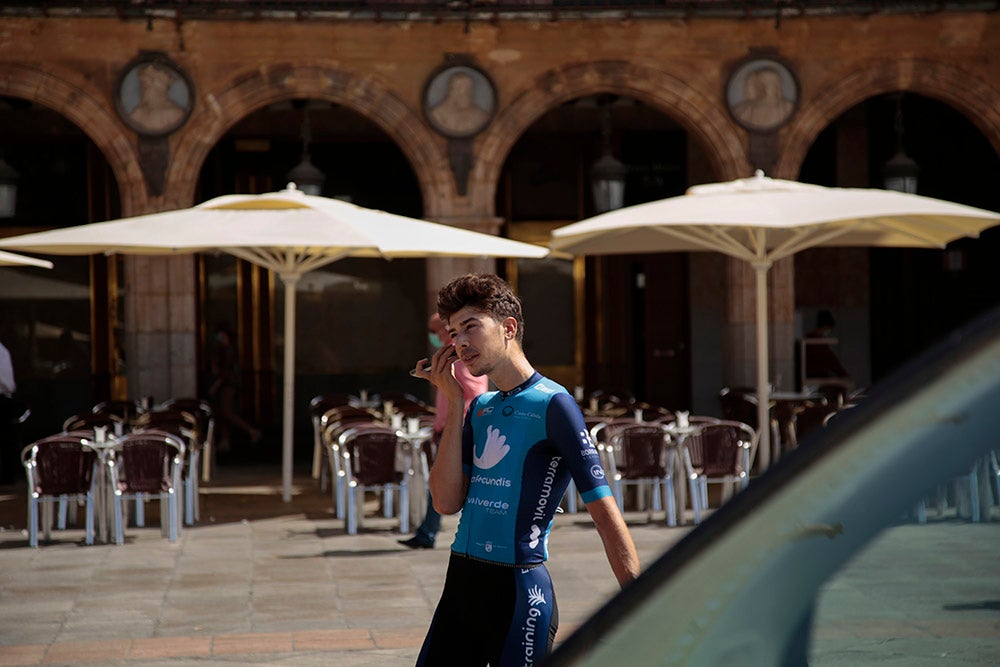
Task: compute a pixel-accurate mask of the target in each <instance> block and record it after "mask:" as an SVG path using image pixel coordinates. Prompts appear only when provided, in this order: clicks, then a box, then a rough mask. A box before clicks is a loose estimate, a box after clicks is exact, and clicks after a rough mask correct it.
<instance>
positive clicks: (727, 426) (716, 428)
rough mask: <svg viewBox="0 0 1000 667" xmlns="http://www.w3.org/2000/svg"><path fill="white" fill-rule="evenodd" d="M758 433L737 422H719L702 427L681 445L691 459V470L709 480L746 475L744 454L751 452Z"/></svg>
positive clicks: (747, 472) (746, 458) (747, 471)
mask: <svg viewBox="0 0 1000 667" xmlns="http://www.w3.org/2000/svg"><path fill="white" fill-rule="evenodd" d="M756 439H757V433H756V431H754V429H752V428H751V427H750V426H749V425H747V424H745V423H743V422H738V421H718V422H715V423H708V424H704V425H702V428H701V429H700V430H699V432H698V433H697V434H695V435H692V436H689V437H688V438H687V439H686V440H685V441H684V445H685V447H686V448H687V451H688V456H689V457H690V460H691V467H692V468H693V469H694V470H695V471H696V472H700V473H701V474H703V475H704V476H705V477H708V478H716V477H726V476H730V475H739V474H741V473H743V474H749V472H750V471H749V470H743V469H742V468H743V466H744V465H747V463H746V461H747V460H748V457H746V456H744V454H745V453H746V452H752V451H753V449H754V446H755V444H756Z"/></svg>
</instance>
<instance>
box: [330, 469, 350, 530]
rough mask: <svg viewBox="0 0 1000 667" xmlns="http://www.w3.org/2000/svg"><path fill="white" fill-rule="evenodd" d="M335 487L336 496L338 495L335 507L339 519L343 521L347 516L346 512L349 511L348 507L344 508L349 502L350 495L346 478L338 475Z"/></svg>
mask: <svg viewBox="0 0 1000 667" xmlns="http://www.w3.org/2000/svg"><path fill="white" fill-rule="evenodd" d="M333 486H334V489H333V490H334V494H335V495H336V502H334V506H335V507H336V509H337V518H338V519H343V518H344V516H345V511H346V509H347V508H346V507H344V505H345V504H346V502H347V495H348V491H347V484H346V483H345V482H344V478H343V477H341V476H340V474H338V475H337V477H336V479H335V480H334V484H333Z"/></svg>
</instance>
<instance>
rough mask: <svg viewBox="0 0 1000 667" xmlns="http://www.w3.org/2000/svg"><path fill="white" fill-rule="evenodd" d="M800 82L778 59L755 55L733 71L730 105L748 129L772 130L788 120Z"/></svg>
mask: <svg viewBox="0 0 1000 667" xmlns="http://www.w3.org/2000/svg"><path fill="white" fill-rule="evenodd" d="M798 96H799V89H798V82H797V81H796V79H795V76H794V75H793V74H792V72H791V70H790V69H789V68H788V67H787V66H786V65H785V64H784V63H782V62H781V61H779V60H777V59H774V58H753V59H750V60H747V61H744V62H743V63H741V64H740V65H739V66H737V67H736V69H735V70H733V74H732V76H731V77H730V78H729V83H728V84H727V86H726V106H727V107H728V108H729V112H730V113H731V114H732V115H733V118H734V119H735V120H736V122H737V123H739V124H740V125H741V126H742V127H744V128H745V129H747V130H751V131H757V132H771V131H774V130H777V129H778V128H780V127H781V126H782V125H784V124H785V123H787V122H788V120H789V119H790V118H791V117H792V114H793V113H795V108H796V105H797V103H798Z"/></svg>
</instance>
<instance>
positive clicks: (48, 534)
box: [40, 500, 53, 542]
mask: <svg viewBox="0 0 1000 667" xmlns="http://www.w3.org/2000/svg"><path fill="white" fill-rule="evenodd" d="M40 502H41V503H42V534H43V535H44V536H45V541H46V542H48V541H49V540H51V539H52V509H53V507H52V501H50V500H40Z"/></svg>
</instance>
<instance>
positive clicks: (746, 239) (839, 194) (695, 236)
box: [551, 171, 1000, 468]
mask: <svg viewBox="0 0 1000 667" xmlns="http://www.w3.org/2000/svg"><path fill="white" fill-rule="evenodd" d="M998 223H1000V214H997V213H995V212H993V211H986V210H983V209H978V208H973V207H971V206H964V205H961V204H955V203H952V202H947V201H942V200H940V199H932V198H929V197H921V196H918V195H911V194H904V193H900V192H895V191H891V190H876V189H858V188H827V187H823V186H819V185H809V184H806V183H797V182H795V181H783V180H778V179H772V178H768V177H766V176H764V174H763V172H761V171H758V172H757V174H756V175H755V176H754V177H752V178H744V179H739V180H736V181H729V182H726V183H710V184H705V185H696V186H693V187H691V188H689V189H688V191H687V193H686V194H684V195H681V196H678V197H670V198H668V199H662V200H659V201H654V202H649V203H647V204H639V205H637V206H630V207H628V208H623V209H618V210H615V211H611V212H609V213H604V214H602V215H598V216H595V217H593V218H590V219H588V220H583V221H581V222H577V223H574V224H571V225H566V226H565V227H561V228H559V229H556V230H555V231H553V232H552V241H551V247H552V249H553V250H555V251H560V252H566V253H570V254H574V255H611V254H622V253H648V252H669V251H706V250H709V251H715V252H721V253H725V254H727V255H730V256H732V257H737V258H739V259H742V260H744V261H747V262H749V263H750V264H751V265H752V266H753V267H754V269H755V271H756V279H757V284H756V293H757V313H756V320H757V394H758V396H757V398H758V403H757V420H758V421H757V423H758V425H759V426H763V425H765V424H767V423H768V416H767V410H768V409H767V406H768V358H767V271H768V269H770V267H771V264H773V263H774V262H775V261H776V260H778V259H782V258H784V257H789V256H791V255H794V254H795V253H797V252H799V251H800V250H805V249H806V248H812V247H816V246H882V247H901V248H910V247H912V248H943V247H944V246H945V245H946V244H947V243H948V242H950V241H953V240H955V239H958V238H961V237H963V236H971V237H976V236H978V235H979V232H981V231H982V230H984V229H986V228H988V227H992V226H993V225H996V224H998ZM768 430H769V429H767V428H760V447H759V448H758V451H759V452H760V454H759V456H760V464H761V467H762V468H766V467H767V466H768V465H769V463H770V453H769V452H770V446H769V433H768Z"/></svg>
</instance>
